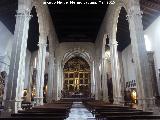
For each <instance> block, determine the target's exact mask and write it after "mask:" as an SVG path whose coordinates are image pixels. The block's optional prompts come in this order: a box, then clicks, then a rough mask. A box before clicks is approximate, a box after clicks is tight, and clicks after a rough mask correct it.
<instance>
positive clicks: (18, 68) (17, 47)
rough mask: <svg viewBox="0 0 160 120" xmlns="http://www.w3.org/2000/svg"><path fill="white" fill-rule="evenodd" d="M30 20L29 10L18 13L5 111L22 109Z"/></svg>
mask: <svg viewBox="0 0 160 120" xmlns="http://www.w3.org/2000/svg"><path fill="white" fill-rule="evenodd" d="M30 18H31V16H30V10H29V9H19V10H18V11H17V15H16V26H15V32H14V40H13V45H12V46H13V47H12V53H11V61H10V68H9V76H8V82H7V90H6V91H5V94H6V95H5V96H6V97H5V110H11V111H12V112H14V113H16V112H17V110H19V109H21V101H22V99H21V97H22V96H23V87H24V79H25V75H24V74H25V57H26V47H27V38H28V29H29V20H30Z"/></svg>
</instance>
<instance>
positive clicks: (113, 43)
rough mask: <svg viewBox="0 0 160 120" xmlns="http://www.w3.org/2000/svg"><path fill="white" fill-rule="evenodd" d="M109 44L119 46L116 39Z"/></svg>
mask: <svg viewBox="0 0 160 120" xmlns="http://www.w3.org/2000/svg"><path fill="white" fill-rule="evenodd" d="M109 46H110V47H111V46H118V42H117V41H116V40H114V41H110V43H109Z"/></svg>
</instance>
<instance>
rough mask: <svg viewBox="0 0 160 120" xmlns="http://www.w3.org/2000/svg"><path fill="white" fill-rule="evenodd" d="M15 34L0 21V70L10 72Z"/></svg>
mask: <svg viewBox="0 0 160 120" xmlns="http://www.w3.org/2000/svg"><path fill="white" fill-rule="evenodd" d="M12 41H13V34H12V33H11V32H10V31H9V30H8V29H7V28H6V26H5V25H4V24H3V23H2V22H1V21H0V71H6V72H7V74H8V73H9V65H10V58H11V51H12Z"/></svg>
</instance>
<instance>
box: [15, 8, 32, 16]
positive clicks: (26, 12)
mask: <svg viewBox="0 0 160 120" xmlns="http://www.w3.org/2000/svg"><path fill="white" fill-rule="evenodd" d="M16 17H29V18H30V17H31V15H30V9H18V10H17V14H16Z"/></svg>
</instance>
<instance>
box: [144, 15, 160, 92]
mask: <svg viewBox="0 0 160 120" xmlns="http://www.w3.org/2000/svg"><path fill="white" fill-rule="evenodd" d="M159 26H160V17H158V18H157V19H156V20H155V21H154V22H153V23H152V24H151V25H150V26H149V27H148V28H147V29H146V30H145V31H144V34H145V39H148V40H149V42H150V47H151V51H153V52H154V61H155V70H156V76H157V80H158V81H157V82H158V85H159V92H160V78H159V77H160V76H159V75H158V74H159V72H160V71H158V70H159V69H160V62H159V61H160V49H159V46H160V30H159Z"/></svg>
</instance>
